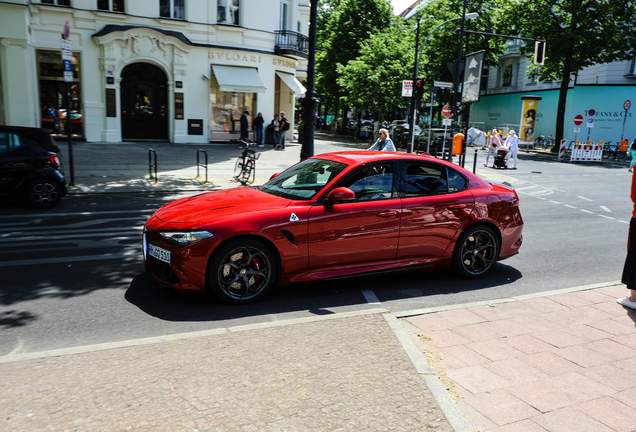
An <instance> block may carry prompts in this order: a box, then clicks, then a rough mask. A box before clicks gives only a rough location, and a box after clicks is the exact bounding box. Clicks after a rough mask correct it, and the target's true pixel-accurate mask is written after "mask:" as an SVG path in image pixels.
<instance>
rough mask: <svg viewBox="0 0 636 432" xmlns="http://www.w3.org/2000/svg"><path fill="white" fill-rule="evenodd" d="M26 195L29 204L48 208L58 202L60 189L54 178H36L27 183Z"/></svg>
mask: <svg viewBox="0 0 636 432" xmlns="http://www.w3.org/2000/svg"><path fill="white" fill-rule="evenodd" d="M26 197H27V201H28V202H29V204H30V205H31V206H33V207H36V208H41V209H50V208H53V207H55V206H56V205H58V204H59V202H60V200H61V199H62V190H61V189H60V186H59V185H58V184H57V183H56V182H55V181H54V180H51V179H47V178H38V179H35V180H33V181H31V183H29V186H28V188H27V196H26Z"/></svg>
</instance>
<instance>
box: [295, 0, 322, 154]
mask: <svg viewBox="0 0 636 432" xmlns="http://www.w3.org/2000/svg"><path fill="white" fill-rule="evenodd" d="M310 1H311V11H310V15H309V52H308V57H309V58H308V63H307V91H306V92H305V97H304V98H302V99H301V100H300V104H301V105H302V107H303V113H302V119H303V145H302V147H301V150H300V160H304V159H307V158H308V157H311V156H313V155H314V119H315V118H316V106H318V103H319V102H320V100H319V99H318V98H317V97H316V20H317V18H318V0H310Z"/></svg>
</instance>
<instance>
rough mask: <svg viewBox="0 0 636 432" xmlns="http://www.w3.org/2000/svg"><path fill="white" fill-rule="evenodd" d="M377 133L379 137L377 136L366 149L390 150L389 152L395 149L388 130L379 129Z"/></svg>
mask: <svg viewBox="0 0 636 432" xmlns="http://www.w3.org/2000/svg"><path fill="white" fill-rule="evenodd" d="M379 135H380V137H379V138H378V140H377V141H376V142H375V143H374V144H373V145H372V146H371V147H369V148H368V149H367V150H377V151H390V152H394V151H397V150H395V144H393V141H391V138H389V131H388V130H386V129H380V132H379Z"/></svg>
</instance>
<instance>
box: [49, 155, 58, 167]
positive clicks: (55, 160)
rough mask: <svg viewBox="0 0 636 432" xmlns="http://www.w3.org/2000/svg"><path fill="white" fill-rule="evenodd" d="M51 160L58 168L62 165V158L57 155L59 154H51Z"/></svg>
mask: <svg viewBox="0 0 636 432" xmlns="http://www.w3.org/2000/svg"><path fill="white" fill-rule="evenodd" d="M49 160H50V161H51V164H52V165H54V166H55V167H56V168H59V167H60V158H59V157H57V154H55V153H51V155H50V156H49Z"/></svg>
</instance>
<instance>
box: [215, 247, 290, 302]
mask: <svg viewBox="0 0 636 432" xmlns="http://www.w3.org/2000/svg"><path fill="white" fill-rule="evenodd" d="M276 277H277V265H276V260H275V258H274V255H273V254H272V252H271V251H270V250H269V248H268V247H267V246H266V245H264V244H263V243H262V242H260V241H258V240H255V239H237V240H233V241H231V242H229V243H227V244H225V245H223V246H221V247H220V248H219V250H217V251H216V253H215V254H214V256H213V257H212V259H211V260H210V264H209V268H208V282H209V286H210V288H211V289H212V292H213V293H214V295H216V297H218V298H219V299H220V300H222V301H224V302H226V303H233V304H241V303H250V302H254V301H257V300H259V299H261V298H262V297H263V296H265V294H267V292H268V291H269V290H270V289H271V288H272V287H273V286H274V284H275V282H276Z"/></svg>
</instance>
